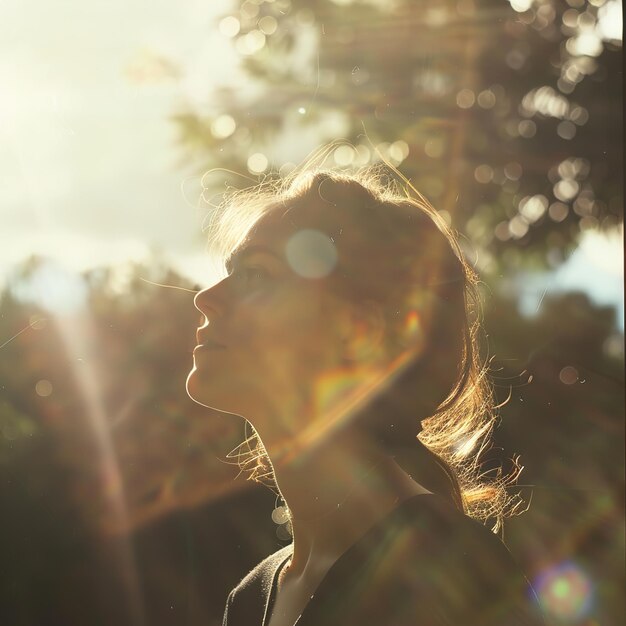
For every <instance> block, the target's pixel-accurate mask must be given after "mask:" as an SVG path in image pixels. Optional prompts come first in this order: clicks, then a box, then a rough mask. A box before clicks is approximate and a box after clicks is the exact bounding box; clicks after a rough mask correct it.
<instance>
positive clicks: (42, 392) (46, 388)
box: [35, 378, 52, 398]
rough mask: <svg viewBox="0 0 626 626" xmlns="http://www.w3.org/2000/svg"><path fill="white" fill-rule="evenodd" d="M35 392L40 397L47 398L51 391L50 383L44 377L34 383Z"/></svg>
mask: <svg viewBox="0 0 626 626" xmlns="http://www.w3.org/2000/svg"><path fill="white" fill-rule="evenodd" d="M35 393H36V394H37V395H38V396H39V397H40V398H47V397H48V396H49V395H50V394H51V393H52V383H51V382H50V381H49V380H46V379H45V378H44V379H42V380H38V381H37V383H36V384H35Z"/></svg>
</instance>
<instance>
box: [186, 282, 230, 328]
mask: <svg viewBox="0 0 626 626" xmlns="http://www.w3.org/2000/svg"><path fill="white" fill-rule="evenodd" d="M224 280H226V279H224ZM224 280H222V281H221V282H219V283H217V284H216V285H213V286H212V287H208V288H207V289H203V290H202V291H199V292H198V293H197V294H196V295H195V296H194V298H193V304H194V306H195V307H196V309H198V311H200V313H202V314H203V315H204V316H205V317H206V318H207V321H210V320H211V318H213V319H215V317H216V316H218V315H219V314H220V312H221V311H222V309H223V307H224V303H223V295H224V294H223V293H222V291H223V284H224Z"/></svg>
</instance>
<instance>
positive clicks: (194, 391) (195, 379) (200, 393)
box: [185, 367, 240, 415]
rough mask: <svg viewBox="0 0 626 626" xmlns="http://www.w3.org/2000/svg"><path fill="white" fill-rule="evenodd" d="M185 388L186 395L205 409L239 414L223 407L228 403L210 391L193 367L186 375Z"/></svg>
mask: <svg viewBox="0 0 626 626" xmlns="http://www.w3.org/2000/svg"><path fill="white" fill-rule="evenodd" d="M185 387H186V389H187V395H188V396H189V397H190V398H191V399H192V400H193V401H194V402H197V403H198V404H201V405H202V406H205V407H207V409H211V410H212V411H219V412H220V413H228V414H232V415H240V413H238V412H237V411H234V410H232V409H227V408H224V407H225V406H227V405H228V404H229V403H228V402H226V401H224V399H223V398H220V397H219V394H216V393H214V392H212V391H211V388H210V386H209V385H207V384H206V382H203V381H202V380H201V378H200V376H199V374H198V372H197V370H196V368H195V367H194V368H193V369H192V370H191V371H190V372H189V375H188V376H187V382H186V384H185Z"/></svg>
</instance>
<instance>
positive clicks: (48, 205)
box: [0, 0, 623, 329]
mask: <svg viewBox="0 0 626 626" xmlns="http://www.w3.org/2000/svg"><path fill="white" fill-rule="evenodd" d="M230 5H231V3H230V2H228V1H227V0H211V2H206V1H204V0H202V1H201V0H188V1H186V2H184V3H174V2H171V1H170V0H132V1H131V2H124V3H122V2H121V1H120V0H90V2H88V3H85V2H81V1H80V0H57V1H56V2H49V3H45V2H41V0H3V2H2V3H0V224H1V230H0V239H1V245H0V287H1V285H2V283H3V282H4V280H6V276H7V275H8V273H9V272H10V271H11V268H12V267H14V266H15V265H16V264H17V263H19V262H20V261H22V260H23V259H25V258H27V257H28V256H30V255H32V254H38V255H43V256H48V257H51V258H53V259H55V260H56V261H57V262H58V263H60V264H61V265H62V266H64V267H67V268H68V269H69V270H82V269H87V268H90V267H94V266H99V265H103V264H109V263H119V262H121V261H124V260H128V259H131V260H137V261H140V260H141V259H143V258H147V257H148V256H149V254H150V252H151V251H154V250H157V251H160V253H161V254H162V255H163V257H164V258H165V259H166V260H168V261H169V262H170V263H171V264H172V265H173V266H174V267H175V268H176V269H177V270H178V271H180V272H181V273H183V274H184V275H187V276H189V277H190V278H191V279H192V280H194V281H196V282H199V283H203V282H207V280H206V273H207V272H208V271H211V270H210V263H208V259H207V257H206V252H205V240H204V237H203V235H202V222H203V220H204V218H205V216H206V209H205V208H204V207H201V206H198V202H197V198H198V196H199V193H200V181H199V176H197V175H195V174H194V173H193V172H192V171H191V170H190V169H189V168H185V165H184V162H183V152H182V151H181V150H179V149H178V148H177V147H176V128H175V126H174V125H173V124H172V123H171V121H169V117H170V116H171V115H172V114H173V113H174V112H175V111H176V110H177V106H178V105H179V104H180V103H181V100H183V99H185V100H186V101H190V102H192V103H195V104H196V105H197V106H203V105H204V106H206V105H208V106H209V107H210V105H211V94H212V93H213V92H214V90H215V89H216V88H217V87H219V86H220V85H223V84H229V83H230V84H238V82H237V81H239V84H242V83H243V81H242V79H241V74H240V73H239V72H238V70H237V67H236V55H235V53H234V52H233V51H232V50H231V48H230V46H229V43H228V40H227V39H226V38H225V37H224V36H223V35H221V34H220V33H219V30H218V28H217V22H218V20H219V17H220V16H222V15H223V14H224V13H225V12H227V11H228V8H229V6H230ZM163 59H167V60H168V61H171V62H173V63H174V64H175V65H178V66H180V67H181V68H184V73H183V75H182V76H179V77H172V75H171V74H170V73H168V65H167V64H164V63H163V62H162V60H163ZM203 110H205V109H203ZM215 113H219V111H215ZM622 282H623V248H622V235H620V234H617V233H616V234H615V235H614V236H612V237H610V238H602V237H600V236H599V235H597V234H594V233H589V234H587V235H586V236H585V237H584V238H583V240H582V241H581V245H580V247H579V249H578V250H576V251H575V252H574V253H573V254H572V256H571V257H570V259H569V261H568V262H566V263H565V264H564V265H563V266H562V267H561V268H559V269H558V270H557V271H556V272H552V273H547V274H545V275H540V276H532V277H526V278H524V280H522V281H520V282H518V285H519V288H520V289H521V292H522V305H521V306H522V309H523V310H524V311H525V312H527V313H529V314H533V313H534V312H536V311H537V310H538V308H539V306H540V304H541V298H542V295H543V293H544V292H546V290H549V291H563V290H566V289H583V290H586V291H587V293H589V295H590V296H591V297H592V298H593V299H594V300H595V301H596V302H598V303H600V304H614V305H615V306H617V307H618V310H619V315H618V319H619V320H620V324H619V325H620V327H621V328H622V329H623V287H622Z"/></svg>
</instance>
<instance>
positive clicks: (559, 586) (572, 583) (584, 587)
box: [534, 562, 593, 624]
mask: <svg viewBox="0 0 626 626" xmlns="http://www.w3.org/2000/svg"><path fill="white" fill-rule="evenodd" d="M534 587H535V590H536V591H537V594H538V596H539V600H540V602H541V605H542V607H543V609H544V611H545V612H546V613H548V614H549V615H550V616H551V617H553V618H556V619H557V620H558V621H559V622H560V623H565V624H574V623H579V620H581V619H583V618H584V617H586V616H587V615H589V612H590V610H591V608H592V604H593V586H592V584H591V580H590V578H589V576H588V575H587V574H586V573H585V572H584V571H583V569H582V568H581V567H580V566H579V565H577V564H575V563H572V562H565V563H561V564H559V565H556V566H554V567H551V568H549V569H547V570H545V571H544V572H543V573H542V574H541V575H540V576H539V577H538V578H537V580H536V581H535V585H534Z"/></svg>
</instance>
